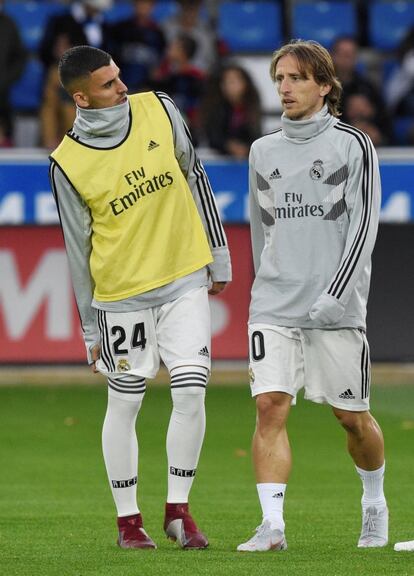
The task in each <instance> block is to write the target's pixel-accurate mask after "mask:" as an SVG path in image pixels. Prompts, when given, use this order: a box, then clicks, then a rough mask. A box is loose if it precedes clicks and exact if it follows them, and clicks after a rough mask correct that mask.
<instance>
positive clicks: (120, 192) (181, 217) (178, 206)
mask: <svg viewBox="0 0 414 576" xmlns="http://www.w3.org/2000/svg"><path fill="white" fill-rule="evenodd" d="M129 102H130V107H131V127H130V131H129V134H128V136H127V138H126V139H125V140H124V141H123V142H122V143H121V144H119V145H118V146H116V147H114V148H109V149H108V148H107V149H100V148H94V147H91V146H87V145H84V144H81V143H80V142H77V141H76V140H74V139H73V138H71V137H70V136H65V138H64V139H63V140H62V143H61V144H60V146H59V147H58V148H57V149H56V150H55V151H54V152H53V153H52V157H53V158H54V160H55V161H56V162H57V164H58V165H59V166H60V167H61V169H62V170H63V172H64V173H65V174H66V176H67V178H68V180H69V181H70V183H71V184H72V186H73V187H74V188H75V190H76V191H77V192H78V194H79V195H80V196H81V197H82V198H83V200H84V201H85V203H86V204H87V206H88V207H89V209H90V211H91V216H92V252H91V257H90V269H91V274H92V277H93V279H94V282H95V293H94V297H95V299H96V300H100V301H103V302H110V301H116V300H122V299H123V298H128V297H130V296H134V295H137V294H141V293H143V292H147V291H148V290H152V289H153V288H158V287H159V286H163V285H165V284H168V283H169V282H172V281H173V280H176V279H177V278H181V277H183V276H186V275H187V274H190V273H191V272H194V271H195V270H198V269H200V268H202V267H203V266H205V265H206V264H208V263H209V262H211V261H212V260H213V258H212V255H211V251H210V248H209V245H208V241H207V238H206V234H205V231H204V227H203V225H202V222H201V219H200V215H199V213H198V210H197V207H196V205H195V202H194V199H193V196H192V194H191V191H190V189H189V186H188V184H187V181H186V179H185V177H184V175H183V174H182V172H181V170H180V167H179V164H178V162H177V160H176V158H175V155H174V143H173V134H172V129H171V124H170V121H169V118H168V116H167V114H166V112H165V110H164V108H163V106H162V104H161V102H160V101H159V100H158V98H157V96H156V95H155V94H154V93H152V92H147V93H142V94H136V95H134V96H130V97H129Z"/></svg>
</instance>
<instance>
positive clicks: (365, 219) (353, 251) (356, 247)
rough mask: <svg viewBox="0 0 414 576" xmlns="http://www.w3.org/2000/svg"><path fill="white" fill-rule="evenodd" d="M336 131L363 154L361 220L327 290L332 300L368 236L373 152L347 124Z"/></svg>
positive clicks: (337, 293) (345, 279) (372, 181)
mask: <svg viewBox="0 0 414 576" xmlns="http://www.w3.org/2000/svg"><path fill="white" fill-rule="evenodd" d="M334 128H335V129H336V130H341V131H343V132H348V133H349V134H351V135H353V136H354V137H355V138H356V139H357V141H358V143H359V145H360V147H361V149H362V154H363V176H362V190H361V193H362V212H361V219H360V222H359V227H358V231H357V233H356V235H355V238H354V240H353V242H352V245H351V247H350V249H349V251H348V254H347V256H346V258H345V259H344V261H343V262H342V265H341V267H340V268H339V270H338V271H337V273H336V274H335V277H334V279H333V280H332V282H331V285H330V287H329V288H328V291H327V292H328V294H330V295H331V296H333V297H334V298H337V299H339V298H340V297H341V295H342V293H343V291H344V290H345V288H346V286H347V284H348V282H349V280H350V278H351V276H352V274H353V272H354V270H355V267H356V265H357V262H358V259H359V258H360V256H361V252H362V250H363V248H364V244H365V241H366V238H367V235H368V230H369V225H370V219H371V212H372V197H373V186H374V178H373V150H372V145H371V144H370V142H369V140H368V137H367V136H366V134H364V133H363V132H361V131H360V130H358V129H356V128H353V127H351V126H348V125H347V124H342V123H341V122H339V123H338V124H336V126H335V127H334Z"/></svg>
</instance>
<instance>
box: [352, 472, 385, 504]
mask: <svg viewBox="0 0 414 576" xmlns="http://www.w3.org/2000/svg"><path fill="white" fill-rule="evenodd" d="M355 468H356V471H357V472H358V474H359V476H360V478H361V480H362V487H363V494H362V500H361V502H362V507H363V508H368V506H379V507H382V506H385V504H386V501H385V496H384V472H385V462H384V464H383V465H382V466H381V468H378V470H362V468H358V466H355Z"/></svg>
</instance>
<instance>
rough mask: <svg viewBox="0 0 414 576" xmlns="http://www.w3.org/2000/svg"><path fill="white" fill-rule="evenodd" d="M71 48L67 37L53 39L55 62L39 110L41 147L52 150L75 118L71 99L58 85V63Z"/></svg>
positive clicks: (49, 72)
mask: <svg viewBox="0 0 414 576" xmlns="http://www.w3.org/2000/svg"><path fill="white" fill-rule="evenodd" d="M71 47H72V44H71V42H70V39H69V36H68V35H67V34H64V33H63V34H60V35H59V36H57V37H56V39H55V46H54V56H55V62H54V64H53V65H51V66H49V70H48V72H47V75H46V82H45V87H44V92H43V99H42V105H41V108H40V139H41V146H43V147H44V148H47V149H49V150H53V149H54V148H56V146H57V145H58V144H59V142H60V141H61V140H62V138H63V136H64V135H65V134H66V132H67V131H68V130H69V129H70V128H71V127H72V125H73V122H74V120H75V116H76V107H75V104H74V102H73V99H72V98H71V97H70V96H69V95H68V93H67V92H66V90H64V89H63V87H62V86H61V84H60V80H59V74H58V62H59V60H60V57H61V56H62V54H63V53H64V52H66V50H68V49H69V48H71Z"/></svg>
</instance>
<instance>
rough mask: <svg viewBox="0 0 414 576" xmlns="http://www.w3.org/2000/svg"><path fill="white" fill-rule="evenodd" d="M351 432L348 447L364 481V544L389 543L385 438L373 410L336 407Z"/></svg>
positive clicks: (361, 542) (369, 546) (343, 424)
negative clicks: (371, 412)
mask: <svg viewBox="0 0 414 576" xmlns="http://www.w3.org/2000/svg"><path fill="white" fill-rule="evenodd" d="M333 412H334V414H335V416H336V417H337V419H338V420H339V422H340V423H341V425H342V426H343V428H344V429H345V431H346V434H347V442H348V451H349V454H350V455H351V457H352V459H353V461H354V463H355V467H356V470H357V473H358V475H359V477H360V478H361V481H362V487H363V494H362V500H361V504H362V530H361V536H360V539H359V542H358V546H359V547H360V548H374V547H381V546H386V544H387V543H388V508H387V503H386V500H385V495H384V472H385V460H384V439H383V436H382V431H381V428H380V427H379V425H378V423H377V422H376V420H375V418H373V416H372V415H371V414H370V412H368V411H366V412H347V411H345V410H339V409H338V408H333Z"/></svg>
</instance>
